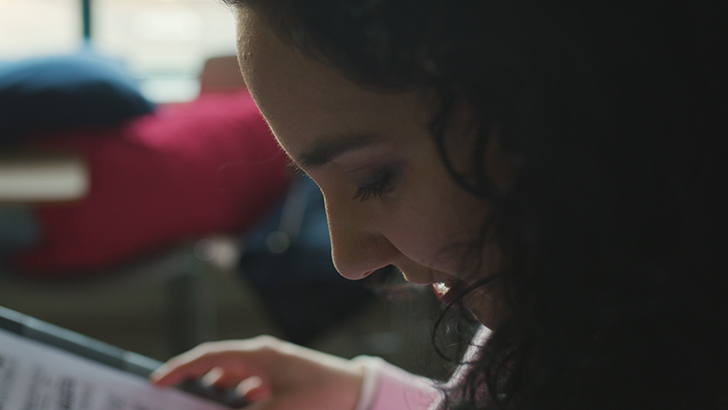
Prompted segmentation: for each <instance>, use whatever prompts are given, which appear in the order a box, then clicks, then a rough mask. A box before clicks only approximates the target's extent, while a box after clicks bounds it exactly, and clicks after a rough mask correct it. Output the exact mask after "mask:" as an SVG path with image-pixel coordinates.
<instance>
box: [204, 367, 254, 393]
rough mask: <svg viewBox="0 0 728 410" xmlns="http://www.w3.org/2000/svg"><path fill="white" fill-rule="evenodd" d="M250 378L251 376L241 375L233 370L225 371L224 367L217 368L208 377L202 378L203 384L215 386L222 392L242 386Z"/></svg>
mask: <svg viewBox="0 0 728 410" xmlns="http://www.w3.org/2000/svg"><path fill="white" fill-rule="evenodd" d="M247 377H249V374H247V372H246V373H240V372H236V371H231V370H227V371H226V370H225V369H223V368H222V367H215V368H213V369H212V370H210V371H209V372H208V373H207V374H206V375H204V376H202V379H201V381H202V383H203V384H205V385H207V386H214V387H216V388H218V389H221V390H229V389H232V388H233V387H236V386H237V385H238V384H240V382H241V381H243V380H245V379H246V378H247Z"/></svg>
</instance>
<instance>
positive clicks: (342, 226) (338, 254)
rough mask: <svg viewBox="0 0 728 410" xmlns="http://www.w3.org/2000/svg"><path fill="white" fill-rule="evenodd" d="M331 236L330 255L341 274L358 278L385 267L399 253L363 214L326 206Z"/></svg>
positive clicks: (353, 278) (350, 277) (354, 278)
mask: <svg viewBox="0 0 728 410" xmlns="http://www.w3.org/2000/svg"><path fill="white" fill-rule="evenodd" d="M326 216H327V219H328V223H329V234H330V236H331V255H332V258H333V261H334V266H335V267H336V270H337V271H339V274H341V276H343V277H345V278H347V279H351V280H358V279H363V278H365V277H367V276H369V275H370V274H371V273H372V272H374V271H376V270H377V269H379V268H383V267H385V266H387V265H390V264H392V262H393V261H394V260H395V259H396V258H397V256H398V255H399V250H398V249H397V248H396V247H395V246H394V245H393V244H392V243H391V242H390V241H389V240H388V239H387V238H386V236H385V235H383V234H382V233H381V232H379V231H378V230H376V229H373V225H372V224H371V218H367V217H366V216H365V215H363V214H362V213H356V212H341V211H337V210H336V209H335V208H334V207H332V206H328V204H327V207H326Z"/></svg>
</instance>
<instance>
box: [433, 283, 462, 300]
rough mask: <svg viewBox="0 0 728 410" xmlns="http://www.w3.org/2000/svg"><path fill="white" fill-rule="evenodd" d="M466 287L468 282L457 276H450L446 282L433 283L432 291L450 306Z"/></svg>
mask: <svg viewBox="0 0 728 410" xmlns="http://www.w3.org/2000/svg"><path fill="white" fill-rule="evenodd" d="M466 289H467V284H466V283H465V282H463V281H461V280H459V279H457V278H450V279H448V280H447V281H446V282H436V283H433V284H432V291H433V292H435V295H436V296H437V298H438V299H440V301H441V302H442V303H444V304H445V305H448V306H450V305H451V304H453V303H454V302H455V301H456V300H458V299H459V298H460V296H461V295H462V293H463V292H464V291H465V290H466Z"/></svg>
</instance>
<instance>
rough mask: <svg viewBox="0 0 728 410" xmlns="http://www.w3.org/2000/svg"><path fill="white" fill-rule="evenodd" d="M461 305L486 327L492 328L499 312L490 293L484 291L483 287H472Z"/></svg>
mask: <svg viewBox="0 0 728 410" xmlns="http://www.w3.org/2000/svg"><path fill="white" fill-rule="evenodd" d="M463 305H464V306H465V308H467V309H468V311H470V313H471V314H472V315H473V317H475V320H477V321H478V323H480V324H481V325H483V326H485V327H487V328H488V329H493V328H494V326H495V325H496V324H497V323H498V317H499V312H498V308H497V307H496V306H497V305H496V304H495V303H494V301H493V297H492V295H491V294H490V293H489V292H486V291H485V289H484V288H483V287H480V288H477V289H474V290H473V291H472V292H471V293H470V294H468V295H466V296H465V297H464V300H463Z"/></svg>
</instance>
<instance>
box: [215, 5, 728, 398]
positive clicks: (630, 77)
mask: <svg viewBox="0 0 728 410" xmlns="http://www.w3.org/2000/svg"><path fill="white" fill-rule="evenodd" d="M227 2H228V3H230V4H234V5H240V6H249V7H257V8H259V9H260V10H261V11H263V12H264V13H265V15H267V16H268V17H269V19H270V22H271V25H272V27H273V28H274V29H275V30H276V31H277V32H278V34H279V35H280V36H281V38H282V39H284V40H285V41H286V42H288V43H289V44H290V45H291V46H293V47H296V48H299V49H301V50H303V51H304V52H307V53H308V54H309V55H310V56H312V57H314V58H318V59H321V60H322V61H324V62H325V63H327V64H331V65H333V66H335V67H338V68H339V69H340V70H341V72H342V73H344V75H346V76H347V77H348V78H350V79H351V80H352V81H354V82H356V83H357V84H361V85H362V86H365V87H368V88H372V89H376V90H381V91H382V92H398V91H401V90H405V89H428V90H435V91H436V92H437V95H438V96H439V99H440V103H441V106H440V110H439V113H438V115H437V116H436V117H435V118H433V121H432V124H431V126H432V135H433V138H434V140H435V142H436V144H437V146H438V147H439V149H440V154H441V157H442V159H443V161H444V162H445V164H446V165H448V166H449V169H450V170H451V173H452V175H453V178H455V180H456V181H458V182H459V183H460V184H462V185H463V186H464V187H465V188H466V189H468V190H470V191H471V192H472V193H473V194H474V195H478V196H482V197H484V198H487V199H488V201H490V202H491V203H492V205H493V209H494V212H493V215H492V217H491V218H490V220H489V222H488V225H487V226H486V227H485V228H484V232H485V233H484V235H483V237H482V240H481V241H480V242H479V243H478V244H477V245H482V242H483V241H485V240H494V241H495V242H496V243H497V244H498V246H499V248H500V249H501V250H502V252H503V254H504V257H505V260H506V263H505V266H504V268H503V269H502V271H501V272H499V273H498V282H499V286H502V289H503V292H504V295H505V303H506V310H507V311H508V316H507V317H506V318H505V319H504V320H503V321H502V322H501V323H499V325H498V328H497V329H494V333H493V336H492V337H491V338H490V339H489V340H488V342H487V343H486V344H485V345H484V346H483V347H482V349H481V350H482V354H481V356H480V358H479V359H478V362H477V363H476V366H475V368H474V369H475V370H474V371H473V372H472V373H471V374H470V375H469V377H468V378H467V380H466V382H465V384H464V385H463V387H462V389H461V392H460V393H459V394H458V395H457V397H458V398H457V399H455V398H454V397H455V396H453V399H452V400H450V401H449V405H450V406H451V407H453V408H457V409H480V408H497V409H519V410H524V409H539V410H549V409H554V410H555V409H605V410H606V409H614V410H616V409H620V410H624V409H718V408H724V409H725V408H726V407H727V406H728V395H727V394H726V392H727V391H728V289H727V288H726V282H728V280H726V278H725V275H726V274H727V273H728V269H727V267H728V264H727V263H726V255H728V246H727V240H726V233H727V232H728V228H727V227H726V224H725V222H724V219H726V218H725V217H724V214H725V213H726V209H728V200H727V198H726V191H725V187H726V186H728V183H727V182H728V181H726V176H728V172H726V169H725V165H724V164H725V155H724V154H725V152H723V150H724V148H723V146H724V145H726V144H725V143H724V141H723V140H724V139H725V138H726V136H728V126H727V122H728V120H727V119H728V75H727V74H726V73H728V53H726V50H728V36H726V34H725V22H726V21H728V13H727V10H726V8H727V7H728V6H726V4H728V3H725V2H677V1H666V2H661V3H659V4H656V5H653V4H648V3H647V2H640V1H634V0H630V1H616V2H615V1H612V2H547V1H499V0H458V1H449V0H417V1H415V0H249V1H248V0H228V1H227ZM462 102H465V103H467V104H469V105H470V106H471V107H472V108H473V109H474V110H475V112H476V113H477V121H478V124H479V130H480V131H479V137H478V139H477V141H476V142H475V143H474V146H473V151H472V152H474V153H475V154H474V155H473V157H472V158H471V159H470V162H469V163H468V164H465V165H467V167H465V168H463V167H460V166H458V167H453V166H452V161H462V159H459V158H457V159H456V158H453V157H451V155H450V154H451V153H449V152H448V146H449V145H448V144H449V141H447V139H446V138H445V132H444V131H445V130H446V129H447V128H448V126H449V121H450V120H451V118H452V113H453V111H454V110H456V109H457V106H458V104H460V103H462ZM494 129H495V130H497V133H496V135H497V138H498V139H499V143H500V145H501V146H502V147H503V148H504V149H506V150H508V151H510V152H512V153H514V154H516V158H517V159H518V173H517V177H516V180H515V182H514V184H513V186H511V187H510V188H508V189H506V190H499V189H498V188H497V187H494V186H493V185H492V184H491V183H490V181H489V179H488V175H487V174H486V172H485V170H486V165H487V164H486V163H485V158H486V155H485V148H486V143H487V141H488V138H491V135H493V133H492V131H493V130H494ZM455 169H458V170H460V169H466V171H465V172H456V171H455ZM488 238H491V239H488ZM486 389H487V391H488V392H489V399H487V400H484V399H483V398H482V395H481V394H480V393H481V392H483V391H484V390H486Z"/></svg>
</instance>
